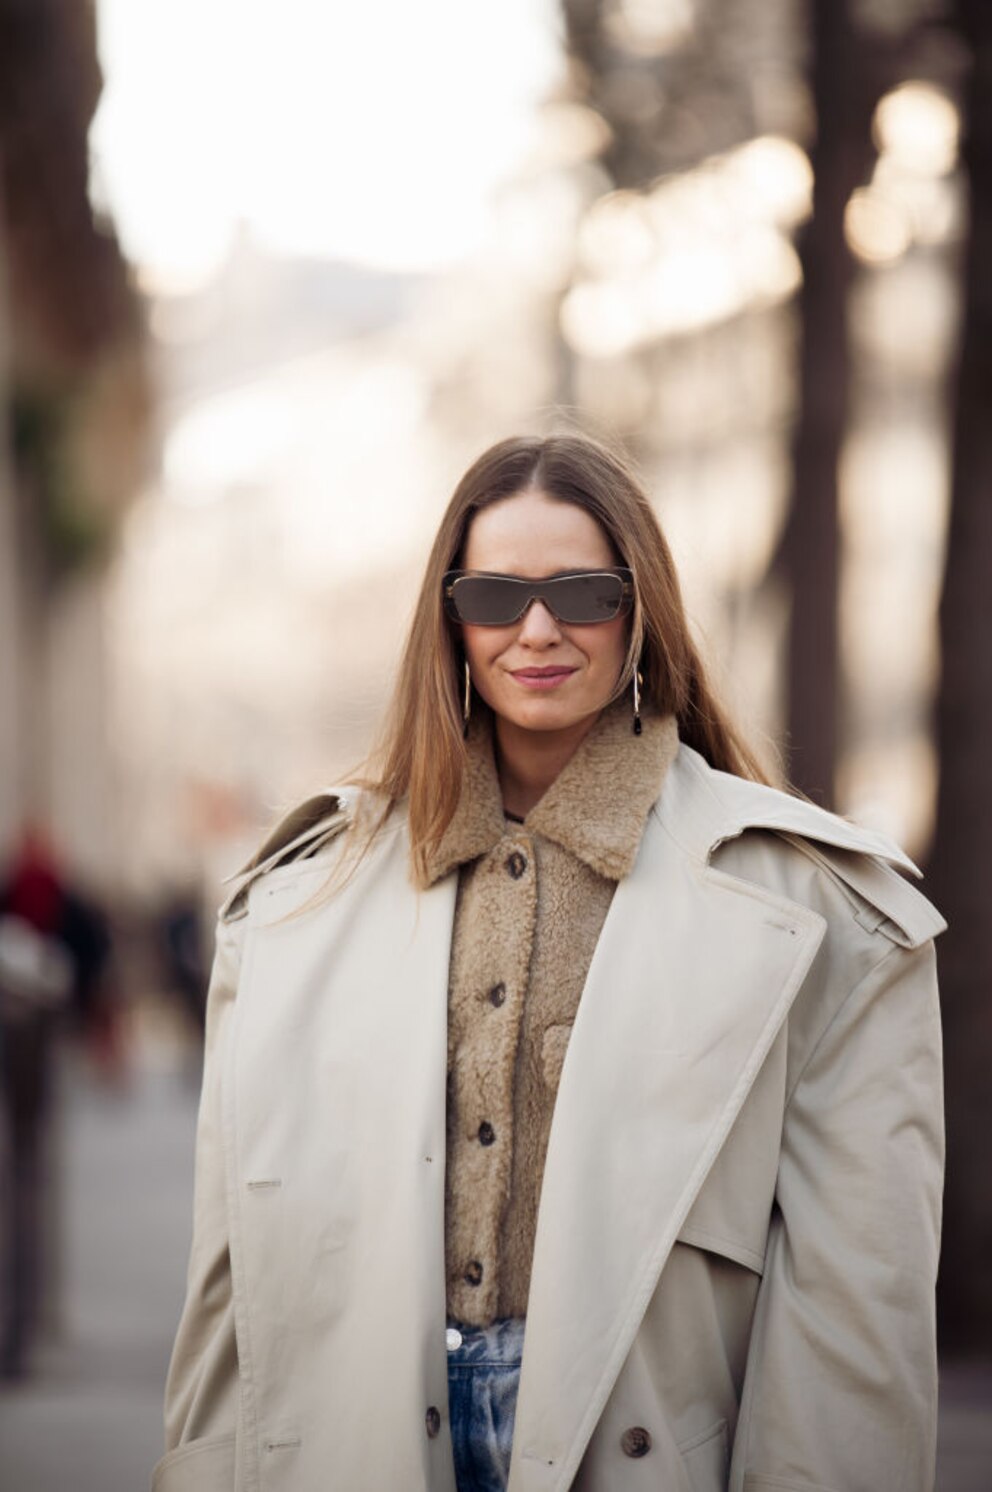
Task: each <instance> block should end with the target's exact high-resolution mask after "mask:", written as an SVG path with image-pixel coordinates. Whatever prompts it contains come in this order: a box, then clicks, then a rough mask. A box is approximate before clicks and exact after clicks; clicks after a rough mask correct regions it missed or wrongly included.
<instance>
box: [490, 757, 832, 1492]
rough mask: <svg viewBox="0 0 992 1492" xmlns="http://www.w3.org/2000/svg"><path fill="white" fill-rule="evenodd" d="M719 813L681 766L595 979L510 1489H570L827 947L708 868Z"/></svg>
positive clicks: (545, 1198)
mask: <svg viewBox="0 0 992 1492" xmlns="http://www.w3.org/2000/svg"><path fill="white" fill-rule="evenodd" d="M707 813H708V808H707V805H705V804H703V805H702V808H701V807H700V803H699V794H698V793H697V792H695V791H694V790H693V786H692V783H691V781H690V778H689V776H688V775H687V774H686V773H685V771H684V770H677V769H673V771H672V772H671V773H670V774H669V780H668V782H667V783H666V788H665V792H664V794H663V797H662V800H661V803H660V804H659V805H658V806H657V807H656V808H655V809H654V810H653V812H652V814H651V816H650V817H649V819H648V824H647V827H646V829H645V833H644V838H643V841H642V844H641V850H640V854H639V857H638V861H637V864H636V865H635V867H634V870H633V871H632V872H631V874H630V875H629V876H628V877H627V878H626V879H625V880H624V881H622V882H621V883H620V885H619V886H618V888H617V891H616V894H615V896H614V899H613V903H612V905H611V908H610V912H609V914H608V916H607V919H606V923H605V925H604V927H603V931H602V934H601V936H600V939H599V943H598V945H597V948H596V952H595V955H594V958H593V961H592V964H591V967H590V970H589V975H588V978H587V981H586V987H585V990H584V992H583V995H582V1000H581V1003H580V1006H579V1011H578V1015H577V1018H576V1022H575V1026H574V1029H573V1033H572V1037H571V1040H570V1043H569V1048H568V1053H567V1056H566V1060H565V1065H564V1068H563V1071H562V1078H561V1085H560V1088H559V1092H558V1099H557V1103H556V1107H555V1114H554V1120H553V1124H552V1130H551V1137H550V1141H549V1146H548V1154H547V1161H546V1168H545V1173H544V1182H543V1190H542V1195H541V1206H540V1213H539V1217H538V1226H537V1238H536V1246H535V1254H534V1264H533V1272H532V1278H531V1292H530V1299H529V1303H528V1314H527V1332H526V1339H525V1346H524V1358H523V1365H522V1371H521V1382H520V1391H519V1398H518V1405H517V1418H516V1429H515V1434H514V1452H513V1463H512V1468H511V1476H510V1489H511V1492H538V1489H540V1492H545V1489H546V1492H551V1489H563V1488H566V1487H567V1486H568V1485H569V1484H570V1482H571V1481H572V1479H573V1477H574V1475H575V1472H576V1470H577V1468H578V1465H579V1463H580V1461H581V1458H582V1455H583V1453H584V1450H585V1447H586V1445H587V1443H588V1440H589V1437H590V1435H591V1434H592V1431H593V1429H594V1428H595V1425H596V1423H597V1421H598V1419H599V1417H600V1415H601V1413H602V1410H603V1407H604V1405H605V1403H606V1400H607V1398H608V1397H609V1394H610V1391H611V1389H612V1386H613V1384H614V1382H615V1380H616V1378H617V1375H618V1373H619V1371H620V1368H621V1366H622V1364H623V1361H624V1359H625V1357H626V1355H627V1353H628V1351H629V1349H630V1346H631V1343H632V1341H633V1339H634V1336H635V1335H636V1332H637V1329H638V1326H639V1324H640V1322H641V1319H642V1317H643V1315H644V1311H645V1309H646V1307H647V1305H648V1302H649V1300H650V1298H651V1295H652V1293H653V1291H654V1288H655V1285H656V1283H657V1280H658V1277H659V1275H660V1273H661V1270H662V1268H663V1266H664V1263H665V1260H666V1259H667V1257H668V1255H669V1252H670V1250H671V1248H672V1244H673V1242H674V1240H675V1238H676V1236H677V1234H678V1232H679V1229H680V1227H681V1225H682V1223H683V1221H684V1219H685V1216H686V1214H687V1212H688V1210H689V1208H690V1206H691V1204H692V1202H693V1200H694V1198H695V1196H696V1194H697V1193H698V1191H699V1188H700V1186H701V1185H702V1182H703V1180H704V1179H705V1177H706V1174H707V1172H708V1170H709V1169H710V1167H711V1165H712V1163H713V1161H714V1159H715V1157H716V1155H717V1152H718V1151H719V1149H720V1147H721V1145H722V1143H723V1141H724V1139H725V1138H726V1136H727V1133H728V1131H729V1129H730V1127H731V1125H732V1123H733V1121H734V1119H735V1117H736V1115H737V1113H738V1112H739V1110H740V1107H741V1105H742V1103H743V1102H744V1099H745V1097H746V1095H747V1093H748V1090H749V1088H750V1087H751V1085H752V1083H753V1081H754V1078H755V1076H756V1074H757V1072H758V1069H759V1068H760V1066H761V1063H762V1061H763V1059H764V1058H765V1056H766V1055H767V1053H768V1050H769V1048H770V1046H771V1044H772V1041H773V1039H774V1037H775V1034H776V1032H777V1031H778V1029H779V1027H780V1026H781V1023H782V1021H783V1019H784V1018H785V1015H786V1013H787V1011H788V1008H789V1005H790V1003H791V1002H792V1000H793V998H794V997H795V994H796V992H797V990H798V988H799V986H800V984H801V983H802V980H803V978H804V977H805V974H806V971H807V970H808V968H809V966H810V963H811V962H812V959H813V956H814V954H815V952H816V950H817V948H818V946H819V943H820V941H821V939H822V937H823V933H824V928H825V924H824V923H823V920H822V918H820V917H819V916H818V915H817V914H816V913H814V912H811V911H810V910H808V909H807V908H804V907H801V906H798V905H796V904H795V903H793V902H791V901H789V900H787V899H785V898H782V897H780V896H777V895H775V894H773V893H771V892H768V891H766V890H764V889H763V888H760V887H757V886H753V885H750V884H748V885H745V884H744V883H742V882H739V881H737V880H735V879H733V878H731V877H729V876H726V875H724V874H722V873H720V872H717V871H715V870H713V869H711V868H710V867H709V866H708V864H707V857H708V850H709V847H710V846H711V845H712V844H713V842H714V838H715V835H714V834H713V833H710V832H709V830H710V827H711V826H709V825H708V824H707V823H706V822H705V817H706V814H707ZM549 1385H554V1392H552V1393H549V1392H548V1386H549ZM676 1459H677V1456H676Z"/></svg>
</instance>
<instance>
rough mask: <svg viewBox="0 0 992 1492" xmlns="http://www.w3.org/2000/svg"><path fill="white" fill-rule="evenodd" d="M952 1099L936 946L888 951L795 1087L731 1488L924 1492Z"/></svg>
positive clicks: (928, 1482) (749, 1491) (930, 1457)
mask: <svg viewBox="0 0 992 1492" xmlns="http://www.w3.org/2000/svg"><path fill="white" fill-rule="evenodd" d="M942 1173H943V1103H942V1086H941V1066H940V1032H939V1013H938V1005H937V991H936V978H935V963H934V949H933V943H932V942H927V943H925V944H924V945H923V946H922V947H920V948H915V949H906V948H903V947H898V946H893V945H892V944H891V943H886V945H885V948H884V950H883V951H882V952H881V956H880V957H879V958H878V959H877V961H876V962H875V963H874V964H873V966H872V967H871V968H870V969H869V971H868V973H867V974H866V975H865V976H864V977H863V978H862V979H861V980H860V981H859V983H858V984H857V985H856V986H855V988H854V989H853V990H852V991H851V992H850V994H849V995H848V996H847V997H846V999H845V1000H844V1002H843V1004H842V1005H841V1006H840V1008H839V1009H838V1011H837V1013H836V1014H835V1015H834V1017H833V1019H832V1020H831V1022H830V1024H829V1025H828V1027H827V1029H826V1030H825V1032H824V1033H823V1035H822V1036H821V1037H820V1039H819V1041H818V1042H817V1044H816V1046H815V1048H814V1049H813V1051H812V1053H811V1054H810V1056H809V1057H808V1059H807V1060H806V1062H805V1065H804V1067H803V1069H802V1071H801V1073H800V1075H799V1078H798V1080H796V1081H795V1083H794V1085H793V1089H792V1093H791V1096H790V1098H789V1100H788V1103H787V1107H786V1112H785V1119H784V1127H783V1134H782V1149H781V1161H780V1167H779V1175H778V1184H777V1191H776V1202H775V1207H774V1210H773V1216H772V1223H771V1231H770V1234H769V1242H768V1248H767V1252H766V1257H765V1272H764V1276H763V1279H762V1284H761V1288H760V1291H759V1295H758V1301H757V1305H756V1311H755V1319H754V1323H753V1328H752V1333H751V1340H750V1347H749V1352H748V1360H747V1369H746V1375H745V1385H744V1393H743V1398H742V1404H741V1415H740V1420H739V1424H738V1429H737V1435H736V1437H735V1445H734V1455H733V1462H732V1469H731V1477H730V1487H731V1489H732V1492H814V1489H815V1492H930V1489H932V1487H933V1477H934V1457H935V1440H936V1409H937V1373H936V1352H935V1326H934V1287H935V1282H936V1273H937V1257H938V1251H939V1242H940V1198H941V1180H942Z"/></svg>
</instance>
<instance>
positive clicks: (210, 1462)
mask: <svg viewBox="0 0 992 1492" xmlns="http://www.w3.org/2000/svg"><path fill="white" fill-rule="evenodd" d="M243 928H244V923H243V922H230V923H229V922H226V921H224V920H221V921H219V922H218V925H217V939H216V951H215V955H214V962H213V968H212V972H211V976H210V984H209V988H208V991H207V1016H206V1038H205V1046H204V1062H203V1088H202V1092H201V1096H200V1107H199V1114H198V1118H197V1127H196V1170H195V1182H194V1192H193V1240H192V1245H191V1248H190V1256H189V1266H188V1270H187V1277H186V1299H185V1303H184V1305H183V1310H182V1315H181V1318H180V1321H179V1328H178V1331H177V1334H176V1341H175V1346H174V1347H173V1351H172V1359H171V1362H170V1364H169V1373H168V1378H167V1381H166V1390H165V1449H166V1454H165V1456H164V1457H163V1459H162V1460H161V1461H160V1462H159V1463H158V1465H157V1467H156V1468H155V1473H154V1478H153V1492H222V1489H223V1492H230V1489H232V1488H233V1486H234V1444H235V1429H236V1421H237V1414H238V1355H237V1345H236V1341H235V1330H234V1304H233V1299H232V1293H231V1266H230V1258H229V1255H228V1231H227V1204H226V1179H225V1164H224V1152H223V1130H222V1122H221V1074H222V1068H223V1065H224V1054H225V1051H226V1048H227V1045H228V1042H229V1039H230V1028H231V1023H232V1020H233V1015H234V999H235V993H236V988H237V980H238V973H239V967H240V960H241V940H242V936H243Z"/></svg>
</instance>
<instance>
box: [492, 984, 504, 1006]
mask: <svg viewBox="0 0 992 1492" xmlns="http://www.w3.org/2000/svg"><path fill="white" fill-rule="evenodd" d="M505 999H506V985H505V984H503V983H502V981H501V982H500V983H499V984H494V985H493V987H492V989H491V990H490V991H489V1003H490V1005H502V1004H503V1002H504V1000H505Z"/></svg>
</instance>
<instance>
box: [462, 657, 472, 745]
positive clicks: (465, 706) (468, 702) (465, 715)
mask: <svg viewBox="0 0 992 1492" xmlns="http://www.w3.org/2000/svg"><path fill="white" fill-rule="evenodd" d="M471 714H472V675H471V674H470V673H469V671H468V659H467V658H466V659H465V694H464V697H463V699H462V720H463V721H464V722H465V725H464V728H463V730H462V739H463V740H466V741H467V740H468V722H469V718H470V716H471Z"/></svg>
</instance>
